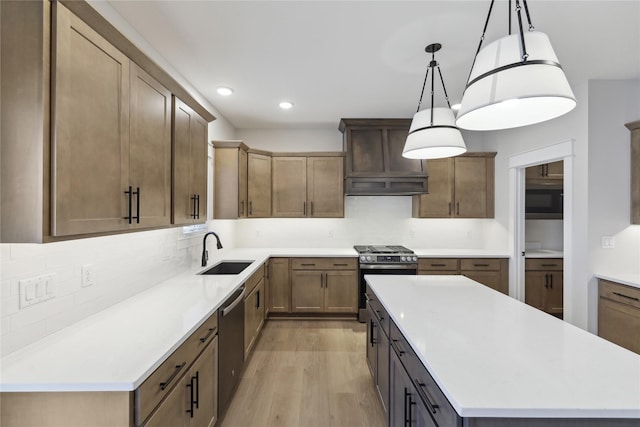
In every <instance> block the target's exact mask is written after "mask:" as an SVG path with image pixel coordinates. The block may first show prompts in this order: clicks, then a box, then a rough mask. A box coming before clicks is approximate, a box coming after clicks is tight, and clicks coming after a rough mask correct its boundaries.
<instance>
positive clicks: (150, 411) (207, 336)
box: [135, 312, 218, 427]
mask: <svg viewBox="0 0 640 427" xmlns="http://www.w3.org/2000/svg"><path fill="white" fill-rule="evenodd" d="M217 332H218V316H217V312H216V313H214V314H213V315H212V316H211V317H209V319H208V320H206V321H205V322H204V324H203V325H202V326H200V327H199V328H198V329H197V330H196V332H194V333H193V334H192V335H191V336H190V337H189V338H187V340H186V341H185V342H184V343H183V344H182V345H181V346H180V347H178V349H177V350H176V351H175V352H173V353H172V354H171V355H170V356H169V357H168V358H167V359H166V360H165V361H164V362H163V363H162V364H161V365H160V366H159V367H158V368H157V369H156V370H155V371H154V372H153V373H152V374H151V375H150V376H149V378H147V379H146V380H145V381H144V382H143V383H142V384H141V385H140V387H138V389H136V391H135V425H136V426H144V427H160V426H167V425H172V426H174V425H175V426H187V427H211V426H212V425H213V424H215V422H216V418H217V415H218V410H217V402H218V398H217V390H218V336H217Z"/></svg>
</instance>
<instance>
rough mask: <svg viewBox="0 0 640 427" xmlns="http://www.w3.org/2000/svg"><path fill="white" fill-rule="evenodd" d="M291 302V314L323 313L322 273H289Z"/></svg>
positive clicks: (301, 271) (303, 271)
mask: <svg viewBox="0 0 640 427" xmlns="http://www.w3.org/2000/svg"><path fill="white" fill-rule="evenodd" d="M291 300H292V305H293V310H292V311H293V312H302V313H319V312H322V311H324V272H323V271H305V270H293V271H291Z"/></svg>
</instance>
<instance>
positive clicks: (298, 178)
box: [271, 157, 309, 218]
mask: <svg viewBox="0 0 640 427" xmlns="http://www.w3.org/2000/svg"><path fill="white" fill-rule="evenodd" d="M271 162H272V170H271V180H272V181H271V183H272V185H271V190H272V193H271V197H272V211H271V215H272V216H275V217H297V218H299V217H305V216H307V215H308V212H309V206H307V158H306V157H274V158H272V159H271Z"/></svg>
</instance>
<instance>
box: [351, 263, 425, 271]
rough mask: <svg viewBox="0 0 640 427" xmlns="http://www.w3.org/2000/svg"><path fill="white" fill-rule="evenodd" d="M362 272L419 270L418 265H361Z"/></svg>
mask: <svg viewBox="0 0 640 427" xmlns="http://www.w3.org/2000/svg"><path fill="white" fill-rule="evenodd" d="M360 269H361V270H417V269H418V264H400V265H397V264H360Z"/></svg>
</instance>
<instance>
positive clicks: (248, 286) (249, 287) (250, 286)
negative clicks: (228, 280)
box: [244, 264, 264, 296]
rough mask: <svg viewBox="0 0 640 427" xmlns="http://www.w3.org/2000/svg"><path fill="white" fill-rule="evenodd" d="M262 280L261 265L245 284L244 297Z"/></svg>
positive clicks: (262, 268) (262, 271)
mask: <svg viewBox="0 0 640 427" xmlns="http://www.w3.org/2000/svg"><path fill="white" fill-rule="evenodd" d="M263 278H264V264H262V265H261V266H260V267H259V268H258V269H257V270H256V271H255V273H253V274H252V275H251V277H249V278H248V279H247V281H246V282H244V283H245V289H246V291H245V295H247V296H248V295H249V294H250V293H251V291H253V289H254V288H255V287H256V285H257V284H258V283H260V280H262V279H263Z"/></svg>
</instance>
